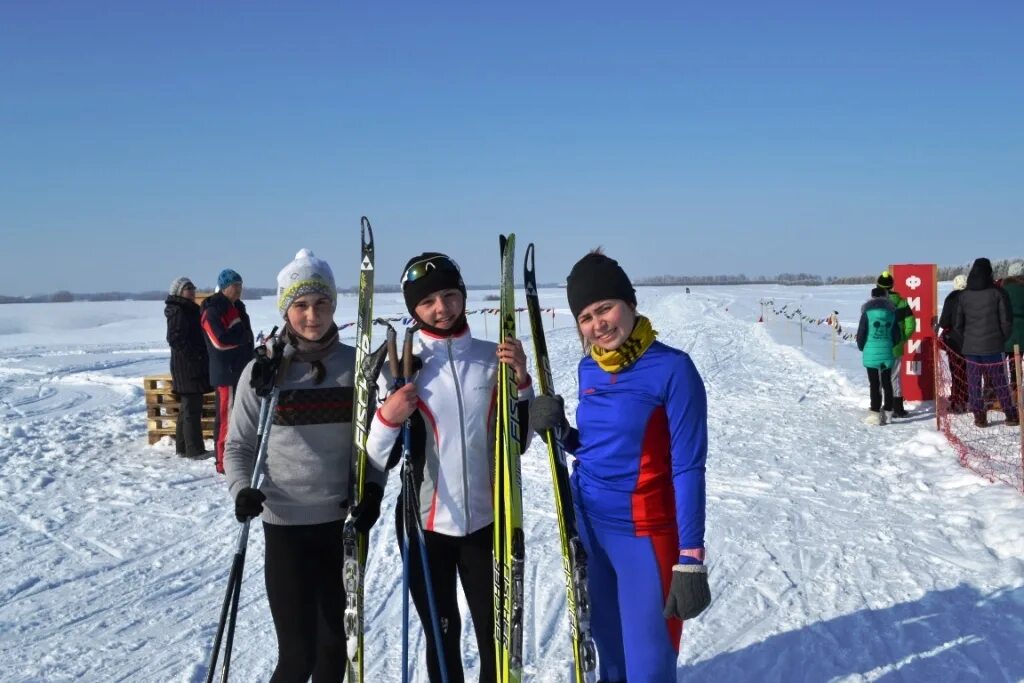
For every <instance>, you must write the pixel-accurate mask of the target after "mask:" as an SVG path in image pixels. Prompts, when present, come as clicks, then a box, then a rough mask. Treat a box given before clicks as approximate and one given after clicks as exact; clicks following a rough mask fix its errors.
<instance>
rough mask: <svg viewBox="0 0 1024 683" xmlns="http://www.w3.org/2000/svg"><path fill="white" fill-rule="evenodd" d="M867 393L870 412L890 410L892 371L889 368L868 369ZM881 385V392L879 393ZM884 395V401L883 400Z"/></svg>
mask: <svg viewBox="0 0 1024 683" xmlns="http://www.w3.org/2000/svg"><path fill="white" fill-rule="evenodd" d="M867 370H868V387H869V389H868V391H870V392H871V393H870V395H871V410H873V411H875V412H876V413H877V412H878V411H879V409H882V410H892V371H891V370H890V369H889V368H882V369H881V370H879V369H878V368H868V369H867ZM879 384H881V391H879ZM883 395H884V400H883Z"/></svg>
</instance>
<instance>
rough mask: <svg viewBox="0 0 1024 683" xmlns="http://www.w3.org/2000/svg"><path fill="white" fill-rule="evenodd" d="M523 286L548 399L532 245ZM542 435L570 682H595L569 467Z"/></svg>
mask: <svg viewBox="0 0 1024 683" xmlns="http://www.w3.org/2000/svg"><path fill="white" fill-rule="evenodd" d="M523 284H524V286H525V288H526V308H527V313H528V314H529V317H530V331H531V336H532V337H533V352H534V358H535V360H536V363H537V383H538V385H539V386H538V390H539V393H540V395H543V396H554V395H555V384H554V380H553V378H552V375H551V360H550V358H549V356H548V344H547V340H546V339H545V337H544V322H543V320H542V318H541V311H540V299H539V298H538V296H537V275H536V271H535V269H534V247H533V244H530V245H529V246H528V247H527V248H526V259H525V263H524V264H523ZM543 436H544V441H545V444H546V445H547V449H548V462H549V464H550V465H551V480H552V483H553V484H554V493H555V515H556V518H557V520H558V538H559V541H560V542H561V547H562V570H563V571H564V573H565V595H566V611H567V612H568V616H569V636H570V638H571V639H572V654H573V664H574V666H573V678H572V681H573V683H590V682H591V681H593V680H594V679H595V678H596V670H597V649H596V648H595V647H594V640H593V637H592V636H591V634H590V593H589V590H588V588H587V554H586V552H584V550H583V544H582V542H581V541H580V535H579V531H578V530H577V527H576V513H575V511H574V510H573V507H572V492H571V490H570V488H569V467H568V465H567V464H566V461H565V450H564V449H563V448H562V444H561V442H560V441H559V440H558V436H557V435H556V434H555V433H554V432H553V431H548V432H547V433H546V434H544V435H543Z"/></svg>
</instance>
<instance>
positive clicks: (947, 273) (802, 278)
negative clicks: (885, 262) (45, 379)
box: [0, 259, 1022, 304]
mask: <svg viewBox="0 0 1024 683" xmlns="http://www.w3.org/2000/svg"><path fill="white" fill-rule="evenodd" d="M1020 260H1022V259H1003V260H1001V261H993V262H992V271H993V273H994V275H995V278H996V279H997V280H998V279H1001V278H1004V277H1006V271H1007V269H1008V268H1009V267H1010V264H1011V263H1013V262H1014V261H1020ZM970 270H971V264H970V263H967V264H966V265H962V266H939V268H938V276H939V281H940V282H947V281H949V280H952V279H953V278H954V277H956V276H957V275H960V274H963V275H966V274H967V273H968V272H970ZM877 278H878V273H871V274H870V275H847V276H843V277H835V276H827V277H822V276H821V275H812V274H811V273H779V274H778V275H775V276H769V275H757V276H754V277H747V276H746V275H744V274H742V273H741V274H739V275H656V276H654V277H647V278H639V279H637V280H636V284H637V285H643V286H649V287H660V286H671V285H687V286H689V285H866V284H871V283H873V282H874V281H875V280H876V279H877ZM540 286H541V287H562V286H564V285H561V284H555V283H548V284H543V285H540ZM497 288H498V286H497V285H467V286H466V289H497ZM200 291H205V292H209V291H212V288H210V289H205V288H200ZM374 291H377V292H382V293H384V292H388V293H391V292H399V291H401V287H400V286H399V285H390V284H383V285H375V286H374ZM338 292H339V293H340V294H352V295H354V294H357V293H358V292H359V288H358V287H344V288H339V289H338ZM275 294H277V290H276V289H274V288H272V287H271V288H268V287H246V288H245V292H244V294H243V296H244V298H246V299H259V298H262V297H265V296H273V295H275ZM166 298H167V292H166V290H152V291H148V292H94V293H90V294H80V293H75V292H69V291H67V290H60V291H58V292H53V293H52V294H34V295H32V296H4V295H2V294H0V304H30V303H31V304H38V303H61V302H68V301H128V300H133V301H163V300H164V299H166Z"/></svg>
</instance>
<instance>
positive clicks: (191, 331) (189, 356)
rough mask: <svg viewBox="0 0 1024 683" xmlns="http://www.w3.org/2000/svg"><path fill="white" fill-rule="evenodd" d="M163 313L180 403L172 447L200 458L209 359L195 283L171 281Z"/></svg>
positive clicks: (183, 453)
mask: <svg viewBox="0 0 1024 683" xmlns="http://www.w3.org/2000/svg"><path fill="white" fill-rule="evenodd" d="M164 316H165V317H166V318H167V343H168V344H169V345H170V347H171V380H172V381H173V383H174V393H175V394H176V395H177V396H178V401H179V402H180V405H181V407H180V409H179V411H178V417H177V420H176V421H175V422H176V423H175V428H174V448H175V450H176V451H177V453H178V455H180V456H184V457H186V458H202V457H204V456H205V455H206V444H205V443H204V442H203V424H202V419H203V394H205V393H208V392H210V391H211V388H210V367H209V363H210V359H209V355H208V354H207V352H206V343H205V342H204V341H203V327H202V323H201V321H200V312H199V304H197V303H196V286H195V285H194V284H192V281H191V280H190V279H188V278H187V277H179V278H177V279H176V280H175V281H174V282H172V283H171V287H170V290H169V291H168V294H167V299H166V300H165V301H164Z"/></svg>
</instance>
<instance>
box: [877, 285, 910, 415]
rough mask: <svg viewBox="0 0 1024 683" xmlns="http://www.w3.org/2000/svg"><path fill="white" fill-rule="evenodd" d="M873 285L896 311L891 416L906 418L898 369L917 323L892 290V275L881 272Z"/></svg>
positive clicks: (907, 306) (906, 305) (902, 299)
mask: <svg viewBox="0 0 1024 683" xmlns="http://www.w3.org/2000/svg"><path fill="white" fill-rule="evenodd" d="M875 284H876V285H877V286H879V287H881V288H882V289H884V290H885V291H886V294H887V295H888V297H889V301H890V302H892V305H893V307H894V308H895V309H896V329H897V330H898V331H899V333H900V334H899V338H898V340H897V341H894V342H893V346H892V356H893V359H894V361H895V362H894V363H893V364H892V416H893V417H906V416H907V411H906V409H905V408H904V407H903V386H902V384H901V383H900V368H901V367H902V365H903V352H904V351H905V350H906V346H907V341H908V340H909V339H910V336H911V335H912V334H914V332H915V330H916V329H917V323H915V322H914V314H913V313H912V312H911V311H910V304H909V303H907V300H906V299H905V298H903V296H901V295H900V293H899V292H897V291H896V290H895V289H893V286H894V285H895V281H894V279H893V276H892V273H890V272H889V271H888V270H883V271H882V274H881V275H879V276H878V280H877V281H876V282H875Z"/></svg>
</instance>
